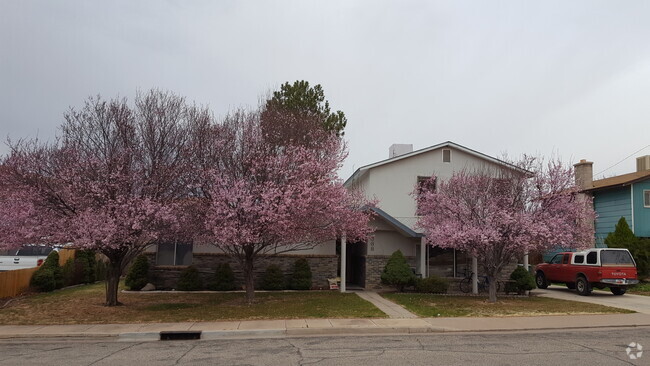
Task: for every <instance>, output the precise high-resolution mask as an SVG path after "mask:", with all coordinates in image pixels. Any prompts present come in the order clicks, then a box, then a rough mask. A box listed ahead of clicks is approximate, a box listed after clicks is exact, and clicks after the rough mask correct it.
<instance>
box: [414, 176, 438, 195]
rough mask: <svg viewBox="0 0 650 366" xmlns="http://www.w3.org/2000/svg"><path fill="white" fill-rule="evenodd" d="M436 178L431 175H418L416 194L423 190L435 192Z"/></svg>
mask: <svg viewBox="0 0 650 366" xmlns="http://www.w3.org/2000/svg"><path fill="white" fill-rule="evenodd" d="M437 185H438V179H437V178H432V177H418V185H417V189H418V195H419V194H422V193H424V192H435V191H436V186H437Z"/></svg>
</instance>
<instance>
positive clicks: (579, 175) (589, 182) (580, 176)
mask: <svg viewBox="0 0 650 366" xmlns="http://www.w3.org/2000/svg"><path fill="white" fill-rule="evenodd" d="M593 165H594V163H593V162H591V161H587V160H585V159H582V160H580V162H579V163H577V164H573V168H574V170H575V176H576V185H577V186H578V187H580V189H589V188H591V187H593V186H594V184H593V182H594V178H593V177H594V167H593Z"/></svg>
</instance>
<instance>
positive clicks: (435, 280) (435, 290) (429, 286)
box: [415, 276, 449, 294]
mask: <svg viewBox="0 0 650 366" xmlns="http://www.w3.org/2000/svg"><path fill="white" fill-rule="evenodd" d="M447 290H449V281H447V280H446V279H444V278H440V277H438V276H431V277H427V278H418V279H416V280H415V291H417V292H421V293H427V294H444V293H447Z"/></svg>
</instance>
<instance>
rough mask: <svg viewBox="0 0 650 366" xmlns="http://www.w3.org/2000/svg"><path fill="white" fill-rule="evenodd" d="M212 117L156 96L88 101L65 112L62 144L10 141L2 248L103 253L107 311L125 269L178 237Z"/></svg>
mask: <svg viewBox="0 0 650 366" xmlns="http://www.w3.org/2000/svg"><path fill="white" fill-rule="evenodd" d="M205 115H206V113H205V111H202V110H199V109H197V108H195V107H189V106H187V105H186V104H185V102H184V101H183V99H182V98H179V97H177V96H174V95H171V94H167V93H163V92H158V91H151V92H149V93H147V94H144V95H139V96H138V97H137V98H136V100H135V106H134V107H131V106H129V105H128V104H127V102H126V100H110V101H104V100H102V99H100V98H99V97H97V98H90V99H89V100H88V101H87V102H86V104H85V105H84V107H83V108H82V109H81V110H74V109H71V110H70V111H69V112H68V113H66V114H65V122H64V123H63V125H62V126H61V135H60V137H59V138H58V139H57V141H56V142H54V143H51V144H45V143H41V142H39V141H20V142H18V143H12V144H11V149H12V151H11V153H10V155H9V156H7V157H5V158H4V159H3V161H2V169H1V170H0V175H1V179H0V181H1V182H2V183H1V184H0V234H1V235H2V239H1V241H2V242H1V243H0V245H2V246H3V247H9V246H18V245H21V244H25V243H37V242H42V243H48V244H52V243H59V244H64V243H71V244H72V245H74V246H75V247H77V248H86V249H92V250H95V251H97V252H99V253H102V254H104V255H105V256H106V257H107V258H108V274H107V281H106V305H108V306H115V305H118V304H119V303H118V298H117V294H118V283H119V278H120V276H121V274H122V272H123V270H124V269H125V267H126V266H127V265H128V263H129V262H130V261H131V260H132V259H133V258H134V257H135V256H137V255H138V254H140V253H142V252H143V251H144V249H145V248H146V247H147V246H149V245H151V244H152V243H154V242H156V241H157V240H163V239H165V238H167V237H172V236H176V235H179V234H180V233H181V231H180V229H181V228H180V227H179V225H178V223H179V222H182V221H184V220H183V217H182V215H183V214H182V213H183V212H185V210H179V209H178V206H179V205H181V204H183V202H182V200H179V198H183V197H186V196H187V194H188V192H187V187H188V186H191V184H190V183H191V179H192V177H193V176H194V173H193V172H191V171H189V170H188V169H189V168H191V165H190V164H188V158H189V157H191V154H190V153H189V147H190V146H191V144H190V139H189V137H188V136H190V135H191V133H190V132H191V131H192V126H194V125H196V124H197V123H199V122H200V120H201V119H202V118H204V117H205Z"/></svg>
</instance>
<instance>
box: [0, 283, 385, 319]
mask: <svg viewBox="0 0 650 366" xmlns="http://www.w3.org/2000/svg"><path fill="white" fill-rule="evenodd" d="M256 297H257V301H256V302H255V304H253V305H248V304H246V301H245V298H244V294H243V293H183V294H173V293H164V294H161V293H146V294H145V293H142V294H140V293H135V294H133V293H120V294H119V300H120V302H122V303H124V305H123V306H116V307H106V306H103V305H102V303H103V301H104V285H103V284H93V285H85V286H79V287H75V288H69V289H64V290H61V291H55V292H51V293H45V294H36V295H31V296H26V297H23V298H18V299H14V300H13V301H11V302H10V303H9V305H7V307H5V308H3V309H0V324H85V323H87V324H110V323H158V322H186V321H218V320H246V319H248V320H250V319H297V318H383V317H386V314H384V313H383V312H381V311H380V310H379V309H377V308H376V307H375V306H374V305H372V304H370V303H369V302H367V301H365V300H363V299H361V298H360V297H359V296H357V295H356V294H341V293H340V292H335V291H305V292H263V293H257V294H256Z"/></svg>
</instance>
